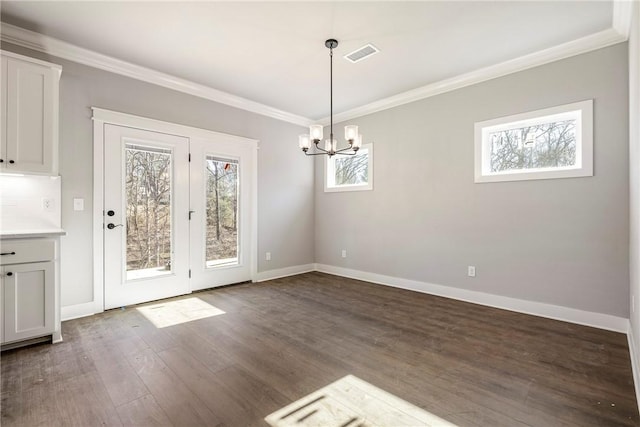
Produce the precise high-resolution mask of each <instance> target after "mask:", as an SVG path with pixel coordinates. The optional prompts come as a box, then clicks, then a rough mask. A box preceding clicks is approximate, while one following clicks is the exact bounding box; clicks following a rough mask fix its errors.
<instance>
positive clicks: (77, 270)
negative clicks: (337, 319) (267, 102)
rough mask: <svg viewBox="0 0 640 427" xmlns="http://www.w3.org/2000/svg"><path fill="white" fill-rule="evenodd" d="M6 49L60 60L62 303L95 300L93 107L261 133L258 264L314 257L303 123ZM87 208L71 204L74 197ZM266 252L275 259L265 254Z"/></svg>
mask: <svg viewBox="0 0 640 427" xmlns="http://www.w3.org/2000/svg"><path fill="white" fill-rule="evenodd" d="M2 48H3V49H6V50H9V51H12V52H16V53H20V54H24V55H27V56H32V57H35V58H40V59H44V60H48V61H51V62H54V63H57V64H60V65H62V67H63V71H62V78H61V81H60V175H61V176H62V226H63V228H64V229H65V230H66V231H67V236H65V237H63V238H62V241H61V276H62V277H61V282H62V283H61V284H62V286H61V289H62V305H63V306H69V305H74V304H80V303H84V302H89V301H92V300H93V276H92V274H93V272H92V262H93V260H92V244H93V243H92V214H91V212H92V192H93V189H92V179H93V148H92V145H93V136H92V135H93V132H92V129H93V128H92V122H91V110H90V107H94V106H95V107H101V108H106V109H110V110H116V111H121V112H125V113H129V114H135V115H139V116H144V117H151V118H155V119H159V120H164V121H168V122H174V123H179V124H183V125H188V126H194V127H199V128H204V129H210V130H214V131H217V132H224V133H229V134H233V135H239V136H244V137H248V138H254V139H259V140H260V149H259V150H258V169H259V172H258V253H259V254H261V256H259V257H258V259H259V264H258V271H265V270H272V269H278V268H283V267H288V266H294V265H301V264H308V263H312V262H313V260H314V247H313V233H314V228H313V222H314V205H313V202H314V199H313V180H314V177H313V161H312V160H311V159H309V158H305V156H303V155H302V153H300V151H299V150H298V148H297V141H298V134H300V133H301V131H302V130H303V129H302V128H301V127H300V126H297V125H293V124H289V123H286V122H282V121H279V120H275V119H270V118H268V117H264V116H261V115H258V114H253V113H249V112H247V111H243V110H239V109H236V108H232V107H228V106H225V105H222V104H218V103H215V102H211V101H208V100H205V99H201V98H197V97H194V96H190V95H186V94H183V93H180V92H176V91H172V90H169V89H165V88H162V87H159V86H155V85H151V84H147V83H144V82H141V81H138V80H134V79H130V78H127V77H123V76H120V75H116V74H113V73H108V72H105V71H101V70H98V69H94V68H90V67H86V66H83V65H80V64H77V63H73V62H69V61H65V60H62V59H59V58H52V57H48V56H47V55H44V54H41V53H39V52H33V51H29V50H27V49H22V48H20V47H17V46H12V45H9V44H3V45H2ZM74 197H84V198H85V211H83V212H75V211H73V198H74ZM266 251H270V252H271V254H272V259H271V261H270V262H266V261H264V253H265V252H266Z"/></svg>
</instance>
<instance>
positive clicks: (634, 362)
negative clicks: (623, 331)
mask: <svg viewBox="0 0 640 427" xmlns="http://www.w3.org/2000/svg"><path fill="white" fill-rule="evenodd" d="M633 332H634V331H633V328H632V326H631V322H629V332H628V333H627V341H628V342H629V357H631V371H632V372H633V385H634V386H635V390H636V403H637V404H638V411H640V353H638V347H636V343H635V342H634V341H633Z"/></svg>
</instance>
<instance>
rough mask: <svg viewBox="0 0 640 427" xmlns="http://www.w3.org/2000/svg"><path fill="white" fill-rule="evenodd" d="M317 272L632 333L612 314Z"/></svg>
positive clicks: (328, 269) (362, 274) (347, 272)
mask: <svg viewBox="0 0 640 427" xmlns="http://www.w3.org/2000/svg"><path fill="white" fill-rule="evenodd" d="M316 270H317V271H320V272H323V273H329V274H335V275H337V276H343V277H349V278H352V279H358V280H364V281H367V282H371V283H377V284H380V285H386V286H393V287H396V288H402V289H408V290H411V291H417V292H422V293H426V294H431V295H438V296H442V297H446V298H452V299H456V300H460V301H466V302H471V303H474V304H480V305H486V306H489V307H495V308H501V309H504V310H510V311H516V312H518V313H524V314H531V315H534V316H540V317H546V318H549V319H554V320H561V321H564V322H569V323H576V324H578V325H585V326H592V327H594V328H600V329H606V330H609V331H615V332H622V333H625V334H626V333H627V332H628V328H629V319H625V318H623V317H618V316H612V315H609V314H602V313H594V312H591V311H584V310H578V309H575V308H569V307H562V306H559V305H552V304H545V303H541V302H534V301H526V300H522V299H517V298H510V297H504V296H500V295H494V294H488V293H484V292H477V291H470V290H468V289H461V288H455V287H452V286H443V285H436V284H434V283H426V282H419V281H417V280H409V279H401V278H398V277H392V276H385V275H382V274H376V273H369V272H366V271H360V270H352V269H349V268H343V267H336V266H333V265H326V264H316Z"/></svg>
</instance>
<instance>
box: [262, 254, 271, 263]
mask: <svg viewBox="0 0 640 427" xmlns="http://www.w3.org/2000/svg"><path fill="white" fill-rule="evenodd" d="M264 259H265V261H271V252H267V253H265V254H264Z"/></svg>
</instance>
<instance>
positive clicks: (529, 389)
mask: <svg viewBox="0 0 640 427" xmlns="http://www.w3.org/2000/svg"><path fill="white" fill-rule="evenodd" d="M193 297H197V298H199V299H201V300H203V301H205V302H207V303H208V304H211V305H213V306H215V307H217V308H218V309H220V310H223V311H224V312H225V314H221V315H217V316H213V317H208V318H204V319H200V320H194V321H191V322H186V323H181V324H177V325H175V326H168V327H165V328H156V327H155V326H154V325H153V324H152V323H151V322H150V321H149V320H147V318H145V317H144V316H143V315H142V314H141V313H140V311H138V310H137V309H136V307H129V308H127V309H126V310H112V311H108V312H105V313H102V314H99V315H96V316H91V317H86V318H82V319H77V320H72V321H68V322H64V323H63V337H64V342H63V343H61V344H57V345H47V344H45V345H37V346H32V347H29V348H23V349H17V350H9V351H6V352H3V353H2V355H1V359H0V363H1V364H2V425H3V426H7V427H9V426H40V425H42V426H98V425H167V426H168V425H174V426H205V425H207V426H229V427H235V426H254V425H265V422H264V421H263V419H264V417H265V416H267V415H269V414H270V413H272V412H274V411H276V410H277V409H280V408H282V407H284V406H286V405H288V404H289V403H291V402H293V401H296V400H298V399H300V398H301V397H303V396H305V395H307V394H309V393H311V392H313V391H315V390H317V389H319V388H321V387H324V386H326V385H327V384H329V383H332V382H334V381H336V380H338V379H340V378H342V377H344V376H345V375H348V374H353V375H355V376H357V377H359V378H361V379H363V380H365V381H367V382H369V383H371V384H373V385H375V386H376V387H379V388H381V389H384V390H386V391H387V392H389V393H392V394H394V395H396V396H398V397H400V398H402V399H404V400H406V401H408V402H411V403H413V404H415V405H417V406H419V407H421V408H423V409H425V410H427V411H429V412H431V413H433V414H435V415H437V416H439V417H441V418H444V419H446V420H447V421H449V422H451V423H454V424H457V425H459V426H526V425H530V426H638V425H640V418H639V416H638V409H637V408H638V407H637V404H636V399H635V394H634V388H633V383H632V374H631V365H630V360H629V352H628V348H627V339H626V337H625V335H623V334H619V333H614V332H607V331H602V330H598V329H594V328H589V327H584V326H578V325H573V324H569V323H564V322H559V321H554V320H549V319H543V318H538V317H533V316H527V315H523V314H517V313H513V312H509V311H503V310H497V309H492V308H488V307H482V306H478V305H474V304H468V303H463V302H459V301H453V300H449V299H446V298H439V297H434V296H430V295H424V294H420V293H415V292H410V291H404V290H399V289H394V288H389V287H385V286H380V285H372V284H368V283H365V282H360V281H357V280H350V279H345V278H340V277H335V276H331V275H327V274H321V273H308V274H304V275H299V276H294V277H289V278H284V279H278V280H273V281H269V282H265V283H259V284H245V285H238V286H232V287H227V288H220V289H216V290H210V291H205V292H198V293H194V294H191V295H188V296H185V297H181V298H176V299H175V300H178V299H184V298H193Z"/></svg>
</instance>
